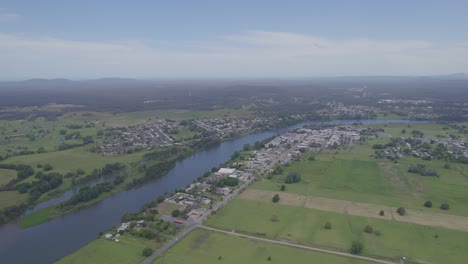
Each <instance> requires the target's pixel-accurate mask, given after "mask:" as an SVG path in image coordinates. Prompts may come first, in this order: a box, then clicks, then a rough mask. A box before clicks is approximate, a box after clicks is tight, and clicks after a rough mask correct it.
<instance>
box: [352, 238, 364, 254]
mask: <svg viewBox="0 0 468 264" xmlns="http://www.w3.org/2000/svg"><path fill="white" fill-rule="evenodd" d="M363 249H364V245H363V244H362V242H361V241H358V240H355V241H353V243H351V250H350V252H351V254H355V255H361V253H362V250H363Z"/></svg>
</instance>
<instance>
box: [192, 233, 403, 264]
mask: <svg viewBox="0 0 468 264" xmlns="http://www.w3.org/2000/svg"><path fill="white" fill-rule="evenodd" d="M198 227H200V228H203V229H206V230H210V231H215V232H219V233H224V234H227V235H231V236H239V237H245V238H248V239H252V240H257V241H263V242H268V243H274V244H280V245H284V246H290V247H296V248H301V249H307V250H313V251H318V252H322V253H327V254H333V255H338V256H343V257H348V258H355V259H361V260H366V261H370V262H374V263H380V264H395V262H390V261H386V260H381V259H375V258H369V257H364V256H359V255H353V254H350V253H345V252H340V251H333V250H328V249H322V248H316V247H310V246H304V245H300V244H295V243H290V242H284V241H278V240H272V239H267V238H261V237H255V236H249V235H244V234H239V233H235V232H229V231H225V230H220V229H216V228H212V227H207V226H203V225H199V226H198Z"/></svg>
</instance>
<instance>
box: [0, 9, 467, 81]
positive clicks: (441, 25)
mask: <svg viewBox="0 0 468 264" xmlns="http://www.w3.org/2000/svg"><path fill="white" fill-rule="evenodd" d="M467 14H468V1H429V0H426V1H417V0H413V1H400V0H393V1H380V0H373V1H358V0H355V1H352V0H342V1H312V0H310V1H280V0H275V1H272V0H270V1H254V0H251V1H243V0H237V1H222V0H218V1H203V0H196V1H195V0H192V1H178V0H172V1H116V0H114V1H104V0H101V1H86V0H85V1H83V0H80V1H67V0H62V1H48V0H42V1H22V0H0V78H1V79H21V78H32V77H44V78H57V77H65V78H75V79H76V78H99V77H135V78H160V77H170V78H177V77H182V78H186V77H197V78H198V77H270V76H275V77H278V76H281V77H295V76H297V77H308V76H338V75H399V74H402V75H425V74H445V73H452V72H468V29H467V25H468V15H467ZM2 57H3V59H2Z"/></svg>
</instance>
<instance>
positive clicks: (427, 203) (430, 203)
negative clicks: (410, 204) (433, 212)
mask: <svg viewBox="0 0 468 264" xmlns="http://www.w3.org/2000/svg"><path fill="white" fill-rule="evenodd" d="M424 206H425V207H427V208H431V207H432V202H431V201H426V202H425V203H424Z"/></svg>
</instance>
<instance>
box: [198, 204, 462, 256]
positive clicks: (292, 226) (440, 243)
mask: <svg viewBox="0 0 468 264" xmlns="http://www.w3.org/2000/svg"><path fill="white" fill-rule="evenodd" d="M239 215H248V217H238V216H239ZM326 222H330V223H331V225H332V228H331V229H330V230H328V229H325V228H324V225H325V223H326ZM207 225H208V226H212V227H215V228H220V229H224V230H235V231H236V232H240V233H245V234H249V235H254V236H259V237H265V238H269V239H274V240H284V241H292V242H296V243H302V244H308V245H315V246H320V247H323V248H328V249H333V250H338V251H344V252H348V251H349V248H350V245H351V242H352V241H354V240H360V241H362V242H363V244H364V252H363V255H367V256H377V257H384V258H388V259H394V260H395V259H397V258H398V256H406V257H408V258H409V260H411V261H413V262H435V263H439V262H443V261H447V262H448V263H461V262H463V259H466V258H467V257H468V255H467V252H468V251H467V250H468V248H467V245H466V243H465V242H464V241H465V238H466V235H467V234H468V233H467V232H462V231H455V230H449V229H444V228H438V227H429V226H422V225H416V224H409V223H402V222H396V221H388V220H381V219H376V218H367V217H360V216H352V215H347V214H341V213H336V212H326V211H321V210H315V209H310V208H301V207H294V206H284V205H278V204H273V203H271V202H269V203H265V202H257V201H247V200H243V199H239V198H237V199H235V200H234V201H232V202H230V203H229V204H228V205H227V206H226V207H224V208H222V209H221V210H219V211H218V212H217V213H216V214H215V215H214V216H212V217H211V218H210V219H209V220H208V221H207ZM366 225H371V226H372V227H373V228H374V230H378V231H379V232H380V235H375V234H367V233H365V232H364V231H363V230H364V227H365V226H366ZM436 236H437V237H436Z"/></svg>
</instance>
